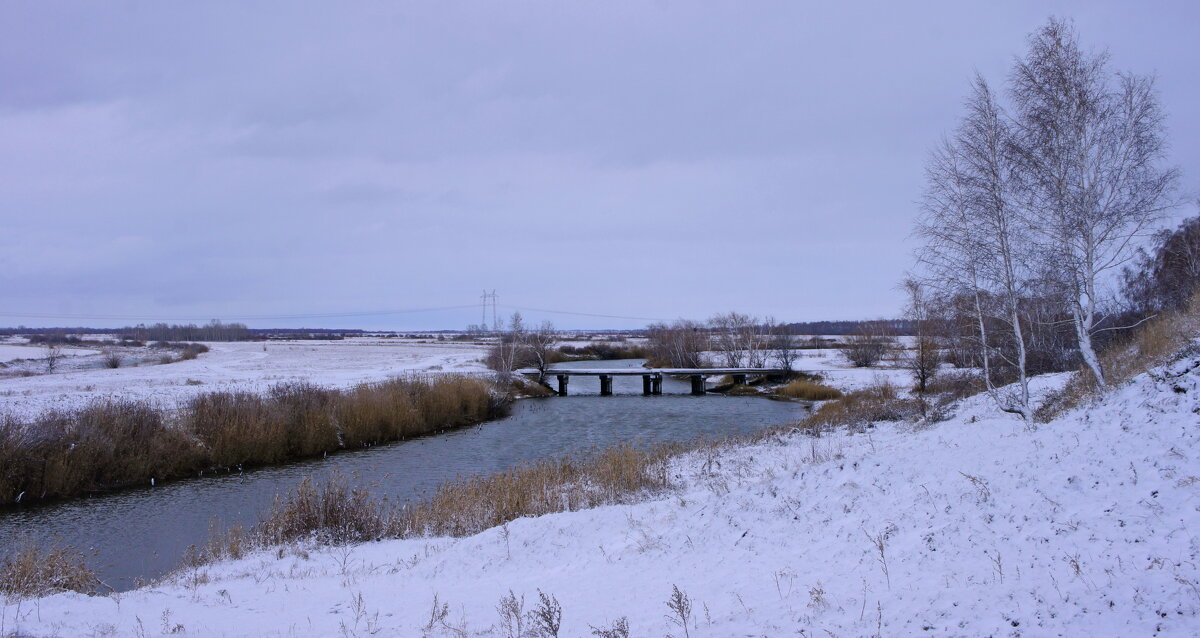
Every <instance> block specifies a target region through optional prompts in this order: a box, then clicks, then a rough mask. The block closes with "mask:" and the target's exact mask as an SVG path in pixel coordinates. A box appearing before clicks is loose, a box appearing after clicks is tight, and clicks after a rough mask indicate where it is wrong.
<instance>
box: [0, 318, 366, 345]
mask: <svg viewBox="0 0 1200 638" xmlns="http://www.w3.org/2000/svg"><path fill="white" fill-rule="evenodd" d="M363 334H366V331H365V330H360V329H357V328H355V329H334V328H248V327H246V325H245V324H242V323H224V322H221V321H219V320H215V319H214V320H213V321H210V322H208V323H206V324H204V325H201V326H197V325H196V324H191V323H189V324H167V323H156V324H153V325H146V324H138V325H136V326H126V327H124V328H89V327H85V326H75V327H54V328H28V327H25V326H17V327H16V328H0V336H14V335H24V336H26V337H28V338H29V340H30V341H31V342H32V343H46V342H51V343H67V344H75V345H88V344H91V343H93V342H91V341H85V340H82V339H80V337H79V335H112V336H113V337H114V340H121V341H141V342H150V341H260V340H264V339H312V340H321V341H327V340H340V339H344V338H346V337H350V336H360V335H363Z"/></svg>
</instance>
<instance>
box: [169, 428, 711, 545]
mask: <svg viewBox="0 0 1200 638" xmlns="http://www.w3.org/2000/svg"><path fill="white" fill-rule="evenodd" d="M702 445H708V444H706V443H701V442H696V443H693V444H691V445H690V446H683V445H677V444H660V445H656V446H652V447H648V448H639V447H635V446H633V445H631V444H622V445H618V446H616V447H613V448H609V449H605V450H593V451H591V452H589V453H586V454H580V455H576V456H571V457H564V458H559V459H547V460H543V461H538V462H535V463H531V464H528V465H524V466H521V467H517V468H514V469H512V470H508V471H505V472H498V473H495V474H490V475H486V476H469V477H463V478H459V479H456V480H452V481H448V482H446V483H444V484H442V485H441V486H440V487H439V488H438V489H437V491H436V492H434V493H433V495H431V496H430V497H428V498H426V499H424V500H422V501H419V502H416V503H411V504H408V505H406V506H404V507H403V508H398V507H396V506H395V505H392V504H390V503H387V502H385V501H381V500H378V499H374V498H372V497H371V495H370V494H369V493H368V492H367V491H366V490H364V489H361V488H358V487H355V486H353V485H351V484H350V482H349V481H348V479H347V478H346V477H345V476H344V475H339V474H334V475H333V476H332V477H330V478H329V479H328V480H327V481H325V482H324V483H322V484H317V483H316V482H314V481H312V480H311V479H307V480H305V481H304V482H303V483H301V484H300V486H299V487H297V488H296V490H295V491H293V492H292V493H291V494H289V495H288V496H286V497H282V498H277V499H276V501H275V505H274V506H273V507H272V508H271V510H270V511H269V512H267V513H266V514H265V515H264V516H263V519H262V522H261V523H259V524H258V525H256V526H255V527H254V528H252V529H251V530H249V531H246V530H242V529H234V530H232V531H231V532H227V533H224V534H214V535H213V536H212V538H211V539H210V541H209V542H208V543H207V544H206V545H205V546H204V547H202V548H193V549H192V550H191V551H189V553H188V556H187V557H186V558H185V560H184V567H195V566H198V565H201V564H204V563H206V562H211V561H216V560H222V559H228V558H239V557H241V556H242V555H244V554H245V552H246V551H247V550H248V549H250V548H257V549H261V548H267V547H274V546H278V545H283V544H287V543H292V542H296V541H315V542H318V543H323V544H343V543H359V542H366V541H372V540H379V539H383V538H411V537H416V536H425V535H435V536H469V535H471V534H477V533H479V532H482V531H484V530H486V529H489V528H492V527H496V526H499V525H503V524H505V523H508V522H509V521H512V520H516V519H518V518H523V517H527V516H542V515H544V514H550V513H554V512H563V511H573V510H580V509H586V508H591V507H596V506H599V505H605V504H611V503H620V502H628V501H630V500H633V499H636V498H637V497H638V496H639V495H642V494H645V493H647V492H653V491H657V490H661V489H665V488H667V487H669V486H670V478H669V476H668V474H667V463H668V461H669V459H670V458H671V457H672V456H675V455H676V454H679V453H681V452H683V451H685V450H687V449H695V448H698V447H700V446H702Z"/></svg>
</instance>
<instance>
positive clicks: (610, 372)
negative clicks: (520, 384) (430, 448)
mask: <svg viewBox="0 0 1200 638" xmlns="http://www.w3.org/2000/svg"><path fill="white" fill-rule="evenodd" d="M517 372H519V373H521V374H538V371H537V370H535V369H532V368H527V369H524V370H518V371H517ZM783 373H784V370H783V369H782V368H550V369H548V370H546V376H552V375H559V374H564V375H567V376H572V377H598V376H606V377H612V376H639V375H645V374H679V375H693V374H700V375H705V376H711V375H716V374H747V375H749V374H783Z"/></svg>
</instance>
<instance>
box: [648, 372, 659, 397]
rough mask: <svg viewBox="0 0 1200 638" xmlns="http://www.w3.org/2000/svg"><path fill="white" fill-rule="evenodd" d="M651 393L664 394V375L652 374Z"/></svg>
mask: <svg viewBox="0 0 1200 638" xmlns="http://www.w3.org/2000/svg"><path fill="white" fill-rule="evenodd" d="M650 394H654V395H660V394H662V375H661V374H654V375H651V376H650Z"/></svg>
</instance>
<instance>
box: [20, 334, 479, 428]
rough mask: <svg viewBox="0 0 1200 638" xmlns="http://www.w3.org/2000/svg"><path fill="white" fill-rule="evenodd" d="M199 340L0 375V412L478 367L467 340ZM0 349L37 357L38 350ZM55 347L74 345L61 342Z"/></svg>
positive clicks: (174, 399) (339, 383) (167, 401)
mask: <svg viewBox="0 0 1200 638" xmlns="http://www.w3.org/2000/svg"><path fill="white" fill-rule="evenodd" d="M206 345H208V347H209V348H210V349H211V350H210V352H206V353H204V354H201V355H200V356H199V358H197V359H194V360H190V361H177V362H175V363H169V364H150V365H140V366H135V367H122V368H117V369H108V368H105V367H103V366H101V365H99V362H98V361H97V363H96V365H95V366H93V367H91V368H88V369H66V370H65V371H64V372H61V373H55V374H38V375H35V376H29V377H8V378H0V413H3V412H8V413H11V414H15V415H20V416H25V417H28V416H33V415H36V414H38V413H40V412H42V411H44V410H47V409H51V408H56V409H71V408H77V407H80V406H82V405H84V404H86V403H87V402H88V401H90V400H92V399H96V398H101V397H119V398H123V399H143V400H149V401H152V402H154V403H155V404H157V405H159V406H160V407H162V408H164V409H174V408H175V407H177V405H178V403H179V402H180V401H181V400H184V399H186V398H188V397H190V396H193V395H195V394H197V393H200V392H211V391H214V390H235V389H236V390H248V391H262V390H265V389H267V388H268V387H270V386H271V385H274V384H276V383H280V382H286V381H309V382H312V383H316V384H318V385H322V386H329V387H345V386H351V385H354V384H357V383H362V382H366V381H378V380H382V379H386V378H388V377H392V376H396V375H400V374H404V373H407V372H438V371H443V372H479V371H483V370H484V369H485V368H484V366H483V364H482V363H481V362H480V360H481V359H482V358H483V356H484V354H485V352H484V351H485V348H484V347H483V346H477V345H473V344H471V343H469V342H456V341H435V340H420V341H415V340H409V339H383V338H369V337H362V338H350V339H345V340H343V341H270V342H262V341H252V342H238V343H208V344H206ZM0 348H3V349H4V351H8V350H13V351H14V352H15V351H17V350H21V351H33V352H34V353H35V354H34V355H33V356H43V357H44V356H45V355H44V353H43V352H41V351H40V349H39V348H30V347H25V346H8V345H5V346H0ZM63 352H64V354H66V353H75V352H82V351H80V350H75V349H69V348H64V349H63ZM96 353H97V354H98V351H96ZM0 354H3V353H2V352H0ZM24 356H26V357H27V356H29V355H24ZM81 358H82V357H81ZM65 367H66V366H64V368H65Z"/></svg>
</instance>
